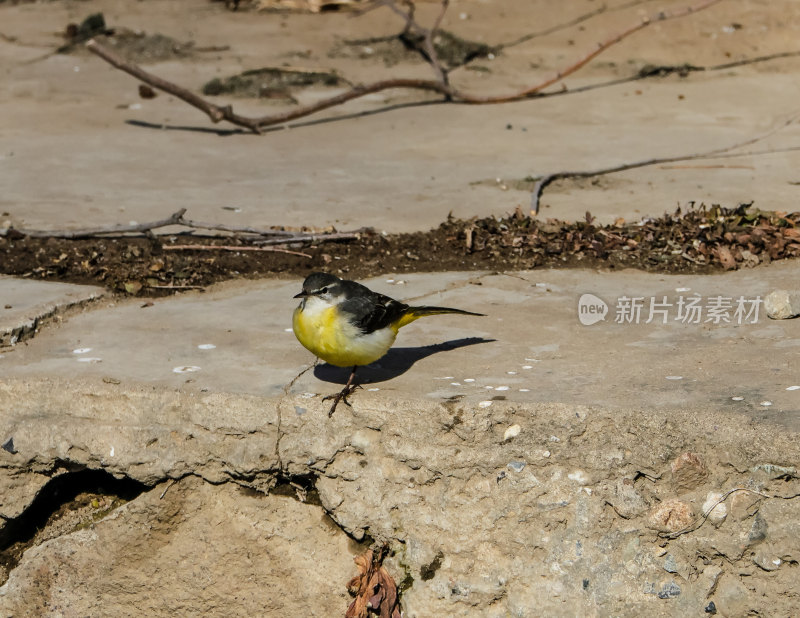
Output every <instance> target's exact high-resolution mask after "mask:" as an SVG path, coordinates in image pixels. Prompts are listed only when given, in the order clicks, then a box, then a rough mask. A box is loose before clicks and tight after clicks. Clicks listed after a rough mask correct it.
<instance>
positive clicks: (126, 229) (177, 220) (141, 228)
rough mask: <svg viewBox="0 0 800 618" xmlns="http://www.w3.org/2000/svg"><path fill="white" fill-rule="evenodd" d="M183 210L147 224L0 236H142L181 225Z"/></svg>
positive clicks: (14, 230) (11, 232)
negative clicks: (137, 234) (163, 228)
mask: <svg viewBox="0 0 800 618" xmlns="http://www.w3.org/2000/svg"><path fill="white" fill-rule="evenodd" d="M185 212H186V209H185V208H181V209H180V210H179V211H177V212H175V213H173V214H171V215H170V216H169V217H167V218H166V219H159V220H158V221H150V222H147V223H131V224H128V225H125V224H120V225H108V226H105V227H90V228H87V229H83V230H26V229H17V228H3V229H0V236H17V237H20V238H21V237H23V236H30V237H31V238H68V239H77V238H89V237H92V236H107V235H109V234H136V233H139V234H144V233H147V232H152V231H153V230H157V229H159V228H162V227H168V226H170V225H181V220H182V218H183V214H184V213H185Z"/></svg>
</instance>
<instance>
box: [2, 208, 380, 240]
mask: <svg viewBox="0 0 800 618" xmlns="http://www.w3.org/2000/svg"><path fill="white" fill-rule="evenodd" d="M185 213H186V209H185V208H181V209H180V210H178V211H177V212H174V213H173V214H171V215H170V216H169V217H166V218H165V219H159V220H157V221H150V222H146V223H131V224H128V225H125V224H121V225H108V226H104V227H93V228H87V229H83V230H29V229H24V228H22V229H17V228H13V227H11V228H0V237H2V236H8V237H12V238H23V237H25V236H30V237H31V238H66V239H72V240H75V239H79V238H95V237H100V236H109V235H121V234H146V235H152V233H153V231H154V230H157V229H161V228H164V227H170V226H181V227H187V228H190V229H200V230H216V231H221V232H228V233H229V234H234V235H238V234H249V235H253V236H261V237H265V239H264V240H259V241H256V243H257V244H260V245H285V244H289V243H309V242H319V241H325V240H355V239H358V238H360V237H361V236H362V235H363V234H372V233H374V230H373V229H372V228H368V227H362V228H359V229H357V230H353V231H349V232H318V233H311V232H290V231H287V230H270V229H261V228H255V227H249V226H238V225H224V224H219V223H203V222H200V221H192V220H190V219H185V218H184V217H183V215H184V214H185ZM240 249H241V248H240ZM251 250H252V249H251ZM264 251H269V249H264Z"/></svg>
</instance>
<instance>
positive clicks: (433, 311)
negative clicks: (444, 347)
mask: <svg viewBox="0 0 800 618" xmlns="http://www.w3.org/2000/svg"><path fill="white" fill-rule="evenodd" d="M441 313H458V314H460V315H479V316H485V315H486V314H484V313H475V312H473V311H464V310H463V309H452V308H450V307H409V308H408V309H406V312H405V313H404V314H403V317H401V318H400V319H399V320H398V321H397V322H396V327H397V328H402V327H403V326H405V325H406V324H410V323H411V322H413V321H414V320H416V319H418V318H424V317H425V316H426V315H439V314H441Z"/></svg>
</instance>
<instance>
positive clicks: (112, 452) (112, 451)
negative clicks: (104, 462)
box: [108, 446, 114, 457]
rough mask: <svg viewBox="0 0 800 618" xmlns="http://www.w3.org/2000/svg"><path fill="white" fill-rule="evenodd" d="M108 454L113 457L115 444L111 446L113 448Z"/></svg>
mask: <svg viewBox="0 0 800 618" xmlns="http://www.w3.org/2000/svg"><path fill="white" fill-rule="evenodd" d="M108 456H109V457H113V456H114V447H113V446H112V447H111V450H110V451H109V452H108Z"/></svg>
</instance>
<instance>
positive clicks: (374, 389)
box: [367, 386, 381, 393]
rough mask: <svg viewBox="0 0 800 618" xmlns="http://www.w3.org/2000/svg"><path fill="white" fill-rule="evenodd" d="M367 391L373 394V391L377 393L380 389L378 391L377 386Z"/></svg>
mask: <svg viewBox="0 0 800 618" xmlns="http://www.w3.org/2000/svg"><path fill="white" fill-rule="evenodd" d="M367 390H368V391H370V392H372V393H374V392H375V391H379V390H381V389H379V388H378V387H377V386H373V387H372V388H368V389H367Z"/></svg>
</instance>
